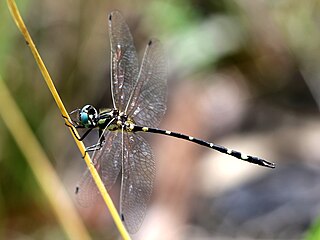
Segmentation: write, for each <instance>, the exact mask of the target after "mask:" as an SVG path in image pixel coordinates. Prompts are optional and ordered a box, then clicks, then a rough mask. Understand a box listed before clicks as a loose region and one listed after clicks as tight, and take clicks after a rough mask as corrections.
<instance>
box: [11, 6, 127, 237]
mask: <svg viewBox="0 0 320 240" xmlns="http://www.w3.org/2000/svg"><path fill="white" fill-rule="evenodd" d="M7 4H8V7H9V9H10V12H11V14H12V16H13V19H14V21H15V23H16V24H17V26H18V28H19V30H20V31H21V33H22V35H23V36H24V38H25V40H26V42H27V44H28V46H29V47H30V49H31V52H32V54H33V56H34V58H35V60H36V62H37V64H38V67H39V69H40V71H41V73H42V75H43V77H44V80H45V81H46V83H47V85H48V88H49V90H50V92H51V94H52V96H53V98H54V100H55V102H56V104H57V105H58V107H59V109H60V111H61V114H62V115H63V116H65V117H66V118H67V119H65V121H66V123H68V120H70V116H69V114H68V112H67V110H66V109H65V107H64V105H63V103H62V101H61V99H60V97H59V95H58V92H57V90H56V88H55V86H54V84H53V81H52V79H51V77H50V75H49V73H48V71H47V69H46V67H45V65H44V63H43V61H42V59H41V57H40V55H39V53H38V51H37V49H36V47H35V44H34V43H33V41H32V38H31V36H30V34H29V32H28V30H27V28H26V26H25V24H24V22H23V20H22V18H21V15H20V13H19V10H18V8H17V6H16V3H15V1H14V0H7ZM73 130H74V131H75V132H76V129H75V128H73ZM70 133H71V134H72V130H71V129H70ZM72 136H73V137H74V140H75V142H76V144H77V146H78V148H79V150H80V152H81V154H82V156H84V155H85V158H84V160H85V162H86V164H87V167H88V168H89V170H90V173H91V175H92V177H93V179H94V181H95V183H96V185H97V187H98V189H99V191H100V193H101V196H102V198H103V200H104V202H105V203H106V205H107V207H108V209H109V211H110V214H111V216H112V218H113V220H114V222H115V224H116V226H117V228H118V230H119V232H120V234H121V236H122V238H123V239H131V238H130V236H129V234H128V232H127V230H126V229H125V227H124V225H123V224H122V221H121V219H120V217H119V214H118V212H117V210H116V208H115V206H114V204H113V202H112V200H111V198H110V196H109V194H108V192H107V190H106V189H105V187H104V184H103V183H102V181H101V178H100V176H99V174H98V173H97V171H96V169H95V167H94V165H93V164H92V161H91V159H90V156H89V155H88V154H85V147H84V144H83V143H82V142H80V141H78V140H77V139H76V137H75V136H74V135H73V134H72Z"/></svg>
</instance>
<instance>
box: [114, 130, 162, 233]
mask: <svg viewBox="0 0 320 240" xmlns="http://www.w3.org/2000/svg"><path fill="white" fill-rule="evenodd" d="M155 171H156V170H155V162H154V158H153V154H152V150H151V147H150V146H149V144H148V143H147V142H146V141H145V140H144V139H143V138H142V137H141V136H139V135H137V134H136V133H128V132H124V133H123V176H122V184H121V196H120V215H121V218H122V221H123V222H124V224H125V226H126V228H127V230H128V232H129V233H135V232H137V231H138V230H139V228H140V226H141V223H142V221H143V219H144V217H145V213H146V208H147V203H148V201H149V199H150V196H151V193H152V188H153V182H154V178H155Z"/></svg>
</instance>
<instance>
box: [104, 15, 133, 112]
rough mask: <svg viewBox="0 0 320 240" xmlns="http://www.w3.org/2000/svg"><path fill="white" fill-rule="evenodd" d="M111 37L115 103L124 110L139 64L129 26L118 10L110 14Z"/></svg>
mask: <svg viewBox="0 0 320 240" xmlns="http://www.w3.org/2000/svg"><path fill="white" fill-rule="evenodd" d="M109 37H110V44H111V90H112V99H113V105H114V108H116V109H119V110H120V111H124V108H125V106H126V104H127V102H128V100H129V97H130V94H131V92H132V90H133V88H134V86H135V82H136V81H137V78H138V72H139V70H138V69H139V65H138V57H137V52H136V49H135V47H134V45H133V40H132V36H131V33H130V30H129V27H128V25H127V24H126V22H125V20H124V18H123V17H122V15H121V14H120V13H119V12H118V11H114V12H112V13H110V15H109Z"/></svg>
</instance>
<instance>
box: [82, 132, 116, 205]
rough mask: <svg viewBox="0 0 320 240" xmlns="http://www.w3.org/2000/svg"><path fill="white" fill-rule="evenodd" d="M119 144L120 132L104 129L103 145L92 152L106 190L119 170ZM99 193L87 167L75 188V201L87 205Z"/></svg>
mask: <svg viewBox="0 0 320 240" xmlns="http://www.w3.org/2000/svg"><path fill="white" fill-rule="evenodd" d="M121 144H122V139H121V132H117V131H114V132H111V131H106V132H105V143H104V145H103V146H102V148H101V149H99V150H96V151H95V152H94V154H93V158H92V162H93V163H94V165H95V167H96V169H97V172H98V173H99V175H100V177H101V180H102V181H103V183H104V184H105V187H106V188H107V189H108V190H109V189H110V188H111V187H112V186H113V184H114V183H115V181H116V180H117V177H118V175H119V173H120V170H121ZM99 194H100V193H99V191H98V188H97V186H96V184H95V182H94V180H93V178H92V176H91V174H90V171H89V170H88V169H87V170H86V172H85V174H84V175H83V177H82V179H81V181H80V184H79V186H78V188H77V190H76V195H77V201H78V202H79V204H80V205H81V206H83V207H88V206H90V205H92V203H93V202H95V201H96V199H97V196H98V195H99Z"/></svg>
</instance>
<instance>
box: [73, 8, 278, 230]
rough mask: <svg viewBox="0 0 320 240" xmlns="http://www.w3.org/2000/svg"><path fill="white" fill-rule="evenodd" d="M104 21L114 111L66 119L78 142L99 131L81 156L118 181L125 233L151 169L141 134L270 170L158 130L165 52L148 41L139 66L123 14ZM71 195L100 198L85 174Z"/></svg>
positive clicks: (138, 210) (135, 225)
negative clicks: (180, 141) (79, 133)
mask: <svg viewBox="0 0 320 240" xmlns="http://www.w3.org/2000/svg"><path fill="white" fill-rule="evenodd" d="M108 20H109V38H110V44H111V93H112V102H113V108H111V109H102V110H97V109H96V108H95V107H93V106H92V105H85V106H84V107H82V108H79V109H76V110H74V111H72V112H71V116H74V114H76V117H73V118H72V119H71V120H70V124H71V125H72V126H73V127H75V128H83V129H84V130H85V132H84V133H83V135H82V136H81V137H77V138H78V140H79V141H82V140H83V139H84V138H85V137H86V136H88V134H89V133H90V132H91V131H92V130H93V129H97V130H98V133H99V140H98V142H97V143H96V144H95V145H93V146H89V147H87V148H86V152H91V151H92V152H93V154H92V162H93V164H94V166H95V168H96V169H97V171H98V173H99V175H100V177H101V179H102V181H103V182H104V184H105V187H106V188H107V189H108V190H110V188H111V187H112V186H113V185H114V183H115V182H116V180H117V178H118V177H119V176H120V177H121V190H120V211H119V212H120V217H121V219H122V221H123V223H124V225H125V227H126V228H127V230H128V232H129V233H135V232H137V231H138V230H139V228H140V226H141V224H142V222H143V219H144V217H145V214H146V209H147V203H148V201H149V200H150V197H151V193H152V190H153V182H154V179H155V171H156V169H155V160H154V155H153V153H152V149H151V147H150V145H149V143H148V142H147V141H146V140H145V139H144V138H143V137H142V136H141V134H140V133H144V132H145V133H155V134H162V135H166V136H171V137H175V138H179V139H183V140H187V141H190V142H193V143H196V144H199V145H202V146H204V147H208V148H210V149H213V150H217V151H219V152H221V153H225V154H228V155H230V156H233V157H235V158H238V159H240V160H243V161H247V162H250V163H254V164H257V165H260V166H263V167H268V168H274V167H275V164H274V163H271V162H268V161H266V160H264V159H261V158H258V157H254V156H250V155H246V154H243V153H241V152H238V151H235V150H232V149H229V148H226V147H223V146H220V145H217V144H214V143H211V142H207V141H204V140H201V139H198V138H195V137H192V136H188V135H185V134H182V133H177V132H172V131H168V130H163V129H159V128H157V126H158V125H159V123H160V120H161V118H162V117H163V115H164V113H165V111H166V96H167V63H166V58H165V54H164V49H163V47H162V45H161V43H160V42H159V41H158V40H157V39H151V40H150V41H149V42H148V44H147V47H146V50H145V53H144V56H143V59H142V63H141V67H140V68H139V63H138V55H137V52H136V49H135V47H134V44H133V38H132V35H131V33H130V30H129V27H128V25H127V24H126V22H125V20H124V18H123V16H122V15H121V13H120V12H118V11H114V12H111V13H110V14H109V17H108ZM69 127H71V126H70V125H69ZM71 129H73V128H71ZM73 133H74V134H75V132H73ZM75 135H76V134H75ZM76 136H77V135H76ZM93 189H94V190H93ZM76 193H77V195H78V200H79V202H80V204H81V205H86V204H87V203H88V202H90V201H92V200H94V199H95V198H96V197H97V196H96V195H97V194H99V192H98V190H97V188H96V187H95V184H94V182H93V179H92V177H91V175H90V172H89V171H88V170H87V172H86V173H85V174H84V177H83V179H82V180H81V182H80V185H79V187H77V190H76Z"/></svg>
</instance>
